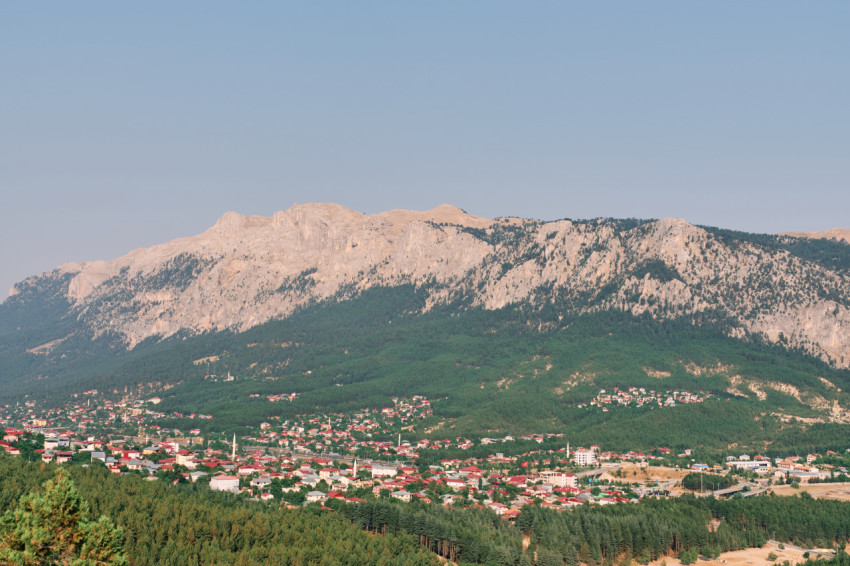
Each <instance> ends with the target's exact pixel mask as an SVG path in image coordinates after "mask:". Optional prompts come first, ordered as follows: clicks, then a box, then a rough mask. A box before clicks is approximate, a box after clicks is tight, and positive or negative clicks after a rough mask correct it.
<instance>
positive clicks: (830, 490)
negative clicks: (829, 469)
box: [773, 483, 850, 501]
mask: <svg viewBox="0 0 850 566" xmlns="http://www.w3.org/2000/svg"><path fill="white" fill-rule="evenodd" d="M803 491H805V492H806V493H808V494H809V495H811V496H812V497H813V498H815V499H835V500H837V501H850V483H813V484H806V483H804V484H800V487H799V488H793V487H791V486H790V485H780V486H776V487H774V488H773V493H775V494H776V495H782V496H786V497H792V496H794V495H798V494H799V493H801V492H803Z"/></svg>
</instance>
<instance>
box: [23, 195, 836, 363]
mask: <svg viewBox="0 0 850 566" xmlns="http://www.w3.org/2000/svg"><path fill="white" fill-rule="evenodd" d="M55 274H56V276H61V275H67V276H70V277H71V280H70V284H69V285H68V286H67V295H68V298H69V300H70V301H71V303H72V305H73V307H72V309H73V314H74V315H75V316H77V317H79V318H80V320H81V321H84V323H85V324H86V325H87V326H88V328H90V329H91V331H92V332H93V334H94V335H101V334H105V333H110V334H116V335H119V336H121V337H123V339H124V341H125V342H126V344H127V346H128V347H132V346H134V345H136V344H138V343H139V342H140V341H142V340H144V339H146V338H149V337H152V336H161V337H165V336H170V335H173V334H175V333H177V332H180V331H187V332H194V333H199V332H207V331H216V330H222V329H235V330H245V329H248V328H250V327H252V326H255V325H258V324H261V323H264V322H267V321H269V320H272V319H275V318H280V317H286V316H288V315H289V314H291V313H292V312H293V311H294V310H296V309H298V308H299V307H302V306H305V305H309V304H312V303H316V302H321V301H339V300H345V299H346V298H348V297H351V296H354V295H356V294H357V293H359V292H361V291H363V290H365V289H368V288H371V287H375V286H395V285H402V284H412V285H415V286H417V287H419V288H421V289H424V290H425V291H426V292H427V294H428V297H429V299H428V305H429V306H433V305H435V304H441V303H446V302H449V301H463V302H465V303H466V304H469V305H475V306H481V307H484V308H487V309H495V308H501V307H505V306H510V305H517V304H523V305H528V306H530V307H531V309H530V310H531V312H533V311H534V309H542V308H543V307H548V308H550V309H552V308H554V309H556V310H560V311H562V312H564V313H567V312H572V313H578V314H581V313H583V312H590V311H595V310H605V309H618V310H623V311H628V312H632V313H634V314H642V313H649V314H650V315H652V316H653V317H656V318H675V317H683V316H684V317H692V318H694V319H695V320H696V319H698V318H699V319H701V318H704V317H705V316H706V315H707V314H709V313H710V315H711V316H712V317H714V319H716V320H722V321H723V322H724V324H726V325H728V327H729V328H731V330H730V332H732V333H733V334H735V335H743V334H746V333H754V334H758V335H761V336H764V337H765V338H767V339H769V340H772V341H777V342H782V343H784V344H787V345H790V346H794V347H799V348H803V349H805V350H807V351H809V352H811V353H813V354H815V355H818V356H821V357H822V358H824V359H826V360H828V361H830V362H831V363H833V364H835V365H837V366H840V367H850V291H848V290H849V289H850V286H849V285H848V283H849V282H850V281H848V277H847V275H844V274H843V273H839V272H836V271H832V270H830V269H828V268H825V267H823V266H821V265H819V264H815V263H812V262H809V261H806V260H804V259H802V258H800V257H797V256H795V255H792V254H791V253H790V252H787V251H782V250H780V251H777V250H775V249H773V250H768V249H765V248H762V247H759V246H758V245H756V244H753V243H748V242H745V241H729V240H728V239H721V238H719V237H717V236H715V235H714V234H713V233H712V232H710V231H707V230H705V229H702V228H699V227H696V226H693V225H691V224H688V223H687V222H685V221H684V220H681V219H676V218H666V219H662V220H658V221H651V222H650V221H617V220H593V221H584V222H574V221H569V220H560V221H554V222H539V221H535V220H523V219H516V218H508V219H496V220H491V219H486V218H480V217H475V216H471V215H469V214H466V213H465V212H464V211H462V210H460V209H458V208H455V207H452V206H448V205H443V206H440V207H437V208H435V209H433V210H430V211H424V212H415V211H404V210H392V211H388V212H383V213H380V214H375V215H365V214H362V213H359V212H356V211H353V210H349V209H347V208H344V207H342V206H339V205H335V204H304V205H295V206H293V207H292V208H290V209H288V210H285V211H281V212H277V213H275V214H274V215H273V216H271V217H261V216H243V215H241V214H237V213H234V212H228V213H226V214H225V215H224V216H222V217H221V218H220V219H219V220H218V222H216V224H215V225H214V226H213V227H212V228H210V229H209V230H207V231H206V232H204V233H202V234H199V235H197V236H193V237H189V238H181V239H178V240H174V241H171V242H168V243H165V244H162V245H158V246H154V247H151V248H145V249H138V250H134V251H132V252H130V253H129V254H127V255H126V256H123V257H120V258H117V259H115V260H112V261H97V262H91V263H69V264H65V265H63V266H61V267H60V268H59V269H58V270H57V271H56V272H55ZM25 287H26V286H21V287H20V288H19V289H18V290H17V291H18V292H20V291H21V289H24V288H25ZM35 346H37V345H35V344H34V345H33V347H35Z"/></svg>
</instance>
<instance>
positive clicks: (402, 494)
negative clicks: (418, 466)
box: [392, 489, 413, 503]
mask: <svg viewBox="0 0 850 566" xmlns="http://www.w3.org/2000/svg"><path fill="white" fill-rule="evenodd" d="M392 496H393V497H394V498H396V499H398V500H401V501H404V502H405V503H408V502H409V501H410V499H411V498H412V497H413V496H412V494H410V493H409V492H407V491H405V490H403V489H401V490H399V491H394V492H393V494H392Z"/></svg>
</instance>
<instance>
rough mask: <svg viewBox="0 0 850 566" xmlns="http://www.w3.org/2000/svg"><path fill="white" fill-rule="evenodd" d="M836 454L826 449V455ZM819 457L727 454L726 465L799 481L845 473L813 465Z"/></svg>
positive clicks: (814, 455)
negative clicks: (772, 457) (773, 457)
mask: <svg viewBox="0 0 850 566" xmlns="http://www.w3.org/2000/svg"><path fill="white" fill-rule="evenodd" d="M834 455H837V453H836V452H833V451H831V450H829V451H827V456H834ZM820 457H821V455H820V454H807V455H806V456H805V458H804V457H802V456H788V457H785V458H775V459H774V460H771V459H770V458H768V457H767V456H761V455H756V456H753V457H752V458H750V457H749V455H747V454H743V455H741V456H728V457H727V458H726V465H727V466H728V467H730V468H734V469H738V470H748V471H751V472H755V473H756V474H759V475H762V476H768V475H770V476H773V477H775V478H778V479H782V478H792V479H795V480H797V481H800V482H808V481H811V480H824V479H827V478H829V477H830V476H832V475H833V474H835V473H836V472H837V473H840V474H847V473H848V472H847V469H846V468H838V469H829V470H826V469H819V468H818V467H816V466H814V465H813V462H815V461H816V460H818V459H819V458H820Z"/></svg>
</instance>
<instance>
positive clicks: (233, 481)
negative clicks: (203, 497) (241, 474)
mask: <svg viewBox="0 0 850 566" xmlns="http://www.w3.org/2000/svg"><path fill="white" fill-rule="evenodd" d="M210 489H212V490H213V491H229V492H231V493H236V492H237V491H239V478H238V477H236V476H215V477H214V478H212V479H211V480H210Z"/></svg>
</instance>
